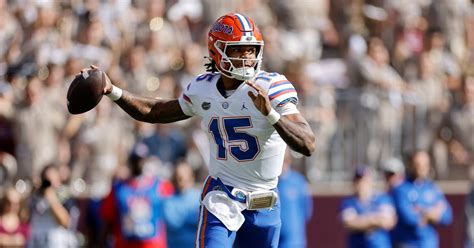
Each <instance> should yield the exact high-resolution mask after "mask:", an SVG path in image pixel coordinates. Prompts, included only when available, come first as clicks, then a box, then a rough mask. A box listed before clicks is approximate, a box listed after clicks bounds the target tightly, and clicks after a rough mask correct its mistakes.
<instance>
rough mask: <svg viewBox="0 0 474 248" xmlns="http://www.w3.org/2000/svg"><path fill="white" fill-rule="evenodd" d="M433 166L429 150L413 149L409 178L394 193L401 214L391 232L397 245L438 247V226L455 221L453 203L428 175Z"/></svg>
mask: <svg viewBox="0 0 474 248" xmlns="http://www.w3.org/2000/svg"><path fill="white" fill-rule="evenodd" d="M430 166H431V165H430V157H429V155H428V153H427V152H425V151H421V150H420V151H416V152H414V153H413V154H412V155H411V156H410V158H409V167H408V168H409V170H408V178H407V180H406V181H405V182H404V183H403V184H402V185H401V186H400V187H398V188H397V189H396V190H393V191H392V193H391V194H392V197H393V200H394V203H395V207H396V210H397V215H398V223H397V225H396V227H395V229H394V230H393V232H392V241H393V242H394V244H395V245H398V246H402V247H405V246H408V247H420V248H425V247H426V248H428V247H438V246H439V241H438V233H437V232H436V230H435V225H437V224H441V225H449V224H450V223H451V221H452V210H451V206H450V205H449V203H448V202H447V201H446V198H445V197H444V195H443V193H442V192H441V190H440V189H439V188H438V186H436V185H435V184H434V183H433V182H432V181H431V180H430V179H429V178H428V175H429V172H430Z"/></svg>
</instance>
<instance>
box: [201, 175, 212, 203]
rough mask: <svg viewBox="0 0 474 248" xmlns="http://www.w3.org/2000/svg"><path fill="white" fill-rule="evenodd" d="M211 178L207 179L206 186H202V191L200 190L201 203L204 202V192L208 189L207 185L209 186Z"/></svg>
mask: <svg viewBox="0 0 474 248" xmlns="http://www.w3.org/2000/svg"><path fill="white" fill-rule="evenodd" d="M211 181H212V178H211V177H209V178H207V181H206V184H205V185H204V189H203V190H202V193H201V201H202V200H204V196H206V192H207V190H208V189H209V185H211Z"/></svg>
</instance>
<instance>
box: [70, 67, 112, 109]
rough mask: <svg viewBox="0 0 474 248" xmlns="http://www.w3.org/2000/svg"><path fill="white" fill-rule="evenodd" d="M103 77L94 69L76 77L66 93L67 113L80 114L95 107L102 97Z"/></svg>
mask: <svg viewBox="0 0 474 248" xmlns="http://www.w3.org/2000/svg"><path fill="white" fill-rule="evenodd" d="M105 77H106V76H105V73H103V72H102V71H101V70H99V69H96V68H94V69H91V70H88V71H84V72H82V73H81V74H79V75H77V76H76V77H75V78H74V80H73V81H72V82H71V85H69V89H68V92H67V109H68V111H69V113H71V114H82V113H85V112H87V111H89V110H91V109H93V108H94V107H95V106H97V104H98V103H99V102H100V100H101V99H102V96H103V94H102V93H103V90H104V87H105V83H106V81H105V80H106V79H105Z"/></svg>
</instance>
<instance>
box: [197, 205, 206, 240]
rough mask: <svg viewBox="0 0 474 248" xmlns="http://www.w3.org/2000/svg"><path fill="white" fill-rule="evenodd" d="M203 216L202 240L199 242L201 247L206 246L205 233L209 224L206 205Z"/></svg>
mask: <svg viewBox="0 0 474 248" xmlns="http://www.w3.org/2000/svg"><path fill="white" fill-rule="evenodd" d="M202 211H204V213H203V217H202V226H201V242H199V246H200V247H205V246H204V233H205V232H206V224H207V209H206V207H204V206H203V207H202Z"/></svg>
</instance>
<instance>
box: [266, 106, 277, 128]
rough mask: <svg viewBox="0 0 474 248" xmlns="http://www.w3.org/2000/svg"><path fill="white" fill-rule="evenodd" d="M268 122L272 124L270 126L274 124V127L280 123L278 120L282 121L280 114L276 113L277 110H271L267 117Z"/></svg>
mask: <svg viewBox="0 0 474 248" xmlns="http://www.w3.org/2000/svg"><path fill="white" fill-rule="evenodd" d="M265 117H267V120H268V122H270V124H272V126H273V125H274V124H275V123H277V122H278V120H280V114H279V113H278V112H276V110H274V109H273V108H272V110H270V113H268V115H267V116H265Z"/></svg>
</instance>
